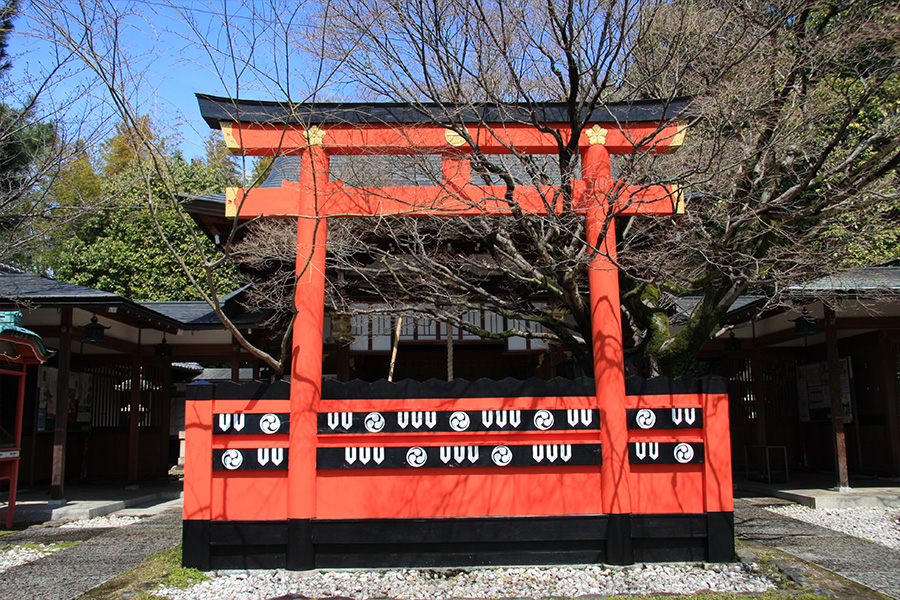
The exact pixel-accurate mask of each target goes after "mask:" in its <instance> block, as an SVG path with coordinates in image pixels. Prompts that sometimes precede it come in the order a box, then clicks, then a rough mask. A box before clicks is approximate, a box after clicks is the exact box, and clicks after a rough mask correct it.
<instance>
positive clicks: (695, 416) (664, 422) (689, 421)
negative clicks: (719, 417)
mask: <svg viewBox="0 0 900 600" xmlns="http://www.w3.org/2000/svg"><path fill="white" fill-rule="evenodd" d="M625 418H626V420H627V422H628V429H638V430H640V429H644V430H649V429H653V430H655V429H702V428H703V410H702V409H699V408H640V409H638V408H629V409H627V410H626V411H625Z"/></svg>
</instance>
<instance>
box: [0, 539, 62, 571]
mask: <svg viewBox="0 0 900 600" xmlns="http://www.w3.org/2000/svg"><path fill="white" fill-rule="evenodd" d="M61 548H62V546H59V545H57V544H28V545H27V546H22V545H16V546H10V547H9V548H6V549H4V550H0V573H2V572H3V571H5V570H7V569H12V568H13V567H18V566H19V565H24V564H25V563H30V562H31V561H33V560H37V559H39V558H43V557H45V556H47V555H48V554H53V553H54V552H56V551H57V550H60V549H61Z"/></svg>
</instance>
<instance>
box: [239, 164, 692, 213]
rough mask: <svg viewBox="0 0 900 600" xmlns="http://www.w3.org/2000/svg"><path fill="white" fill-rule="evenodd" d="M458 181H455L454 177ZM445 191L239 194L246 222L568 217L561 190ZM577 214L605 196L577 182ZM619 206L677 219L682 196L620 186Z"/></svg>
mask: <svg viewBox="0 0 900 600" xmlns="http://www.w3.org/2000/svg"><path fill="white" fill-rule="evenodd" d="M454 177H455V175H454ZM453 181H455V180H451V183H450V184H448V185H445V186H415V187H379V188H345V187H344V186H343V185H342V183H341V182H336V181H332V182H319V184H318V188H317V189H315V190H314V189H312V188H306V189H304V188H303V186H302V185H301V184H300V183H298V182H292V181H283V182H282V187H280V188H253V189H251V190H239V191H238V192H237V201H236V206H237V208H238V214H239V215H240V217H241V218H246V219H250V218H255V217H288V216H291V217H293V216H303V217H307V218H309V217H348V218H349V217H369V216H408V217H422V216H439V217H459V216H482V215H511V214H512V212H513V208H515V209H516V210H521V211H522V212H524V213H527V214H535V215H542V214H547V213H548V212H550V211H551V210H555V211H556V212H561V211H562V204H561V202H559V201H558V202H557V204H556V205H553V204H550V203H551V201H552V200H553V197H554V192H555V188H553V187H550V186H542V187H532V186H519V187H517V188H516V189H515V190H514V192H513V203H512V205H511V204H510V203H509V202H507V201H506V200H504V198H505V194H506V188H505V187H503V186H477V185H471V184H457V185H454V184H453ZM572 186H573V198H572V210H573V211H574V212H577V213H586V212H587V211H588V210H590V209H591V208H592V207H594V206H596V205H597V203H598V202H600V203H601V206H604V207H606V206H607V205H608V202H607V200H606V197H605V195H604V196H603V197H601V198H599V199H598V198H595V197H593V196H592V195H590V194H589V193H588V192H587V188H586V184H585V183H584V182H582V181H573V182H572ZM615 186H616V191H617V196H616V202H615V203H614V204H613V205H611V206H610V207H609V208H608V210H609V211H610V212H611V213H612V214H614V215H615V216H623V217H626V216H633V215H649V214H657V215H671V214H674V213H675V212H676V209H677V205H678V203H679V201H680V196H679V192H678V191H677V190H671V189H669V188H667V187H666V186H661V185H652V186H629V185H625V184H623V183H622V182H615ZM304 193H315V194H316V197H317V204H316V205H314V206H313V207H310V208H307V209H304V210H301V208H300V206H299V205H298V203H297V198H298V197H299V196H300V195H302V194H304Z"/></svg>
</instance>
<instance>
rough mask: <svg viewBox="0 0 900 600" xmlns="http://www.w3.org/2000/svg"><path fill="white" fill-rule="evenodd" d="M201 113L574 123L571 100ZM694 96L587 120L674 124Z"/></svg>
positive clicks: (240, 108)
mask: <svg viewBox="0 0 900 600" xmlns="http://www.w3.org/2000/svg"><path fill="white" fill-rule="evenodd" d="M196 96H197V101H198V102H199V104H200V114H201V115H202V116H203V119H204V120H205V121H206V123H207V124H208V125H209V126H210V127H211V128H213V129H218V128H219V123H220V122H222V121H227V122H234V123H265V124H273V125H292V124H298V125H305V126H309V125H319V124H328V123H330V124H375V123H398V124H401V123H403V124H415V123H435V122H443V123H449V122H451V121H454V122H457V123H460V122H461V123H531V122H532V120H533V119H537V121H538V122H540V123H568V122H569V120H570V115H569V106H568V104H566V103H565V102H539V103H521V102H515V103H509V104H476V103H473V104H454V103H445V104H437V103H431V102H428V103H424V102H423V103H412V102H314V103H313V102H305V103H292V102H276V101H269V100H244V99H239V98H225V97H221V96H211V95H208V94H197V95H196ZM691 101H692V99H691V98H675V99H672V100H668V101H661V100H634V101H631V102H617V103H611V104H603V105H600V106H598V107H596V108H595V109H594V110H593V111H592V112H591V113H590V114H589V113H588V112H587V111H586V110H584V111H583V112H582V115H581V116H582V118H583V120H584V121H596V122H598V123H619V122H621V123H641V122H653V121H668V120H672V119H677V118H682V117H688V116H691V115H692V113H691V112H690V104H691Z"/></svg>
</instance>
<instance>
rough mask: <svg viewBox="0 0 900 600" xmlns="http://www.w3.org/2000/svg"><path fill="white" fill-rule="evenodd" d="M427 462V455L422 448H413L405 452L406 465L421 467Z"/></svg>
mask: <svg viewBox="0 0 900 600" xmlns="http://www.w3.org/2000/svg"><path fill="white" fill-rule="evenodd" d="M427 460H428V454H427V453H426V452H425V449H424V448H420V447H419V446H414V447H412V448H410V449H409V450H407V451H406V464H408V465H409V466H411V467H421V466H422V465H424V464H425V462H426V461H427Z"/></svg>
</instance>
